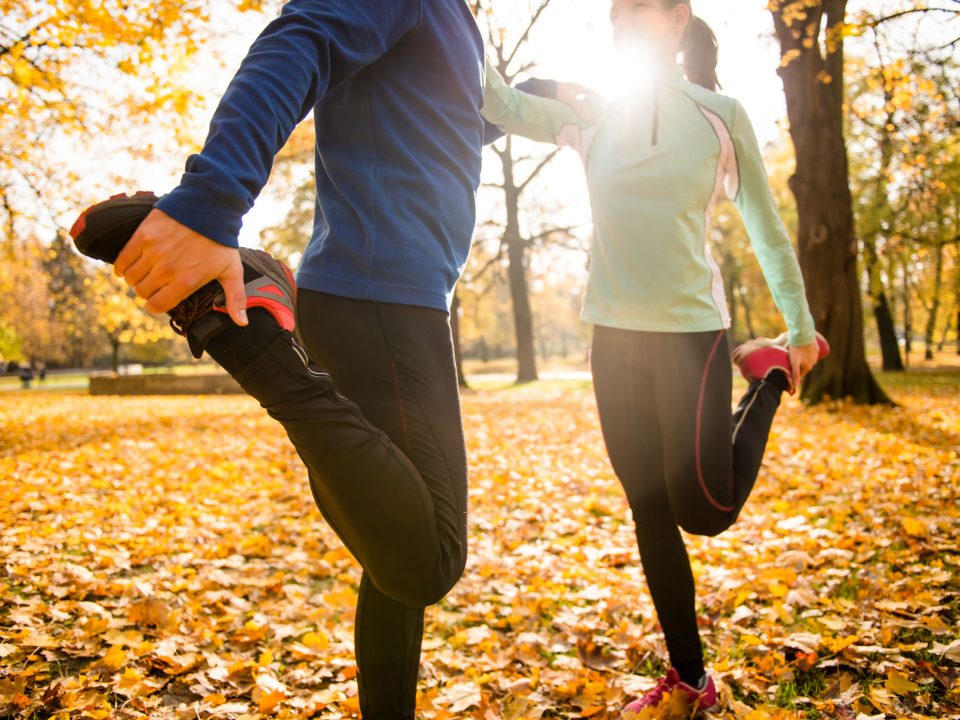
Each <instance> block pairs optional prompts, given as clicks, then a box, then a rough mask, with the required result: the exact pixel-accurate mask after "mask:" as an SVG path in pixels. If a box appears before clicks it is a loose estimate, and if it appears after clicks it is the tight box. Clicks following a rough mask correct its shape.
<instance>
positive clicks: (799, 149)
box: [770, 0, 890, 404]
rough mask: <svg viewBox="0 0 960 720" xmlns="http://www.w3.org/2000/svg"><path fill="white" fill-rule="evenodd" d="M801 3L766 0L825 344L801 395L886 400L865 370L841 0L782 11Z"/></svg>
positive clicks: (807, 265) (810, 280) (808, 271)
mask: <svg viewBox="0 0 960 720" xmlns="http://www.w3.org/2000/svg"><path fill="white" fill-rule="evenodd" d="M807 4H808V3H806V2H805V1H804V0H772V2H771V5H770V7H771V12H772V15H773V20H774V26H775V29H776V33H777V38H778V40H779V42H780V48H781V55H782V56H784V58H785V59H788V60H790V62H787V63H786V66H785V67H782V68H781V69H780V70H779V73H780V77H781V79H782V80H783V87H784V93H785V95H786V100H787V114H788V116H789V119H790V135H791V138H792V139H793V144H794V148H795V150H796V156H797V169H796V173H795V174H794V175H793V177H792V178H791V179H790V189H791V190H792V192H793V195H794V197H795V198H796V200H797V211H798V217H799V227H798V244H799V256H800V265H801V267H802V268H803V269H804V271H805V272H804V275H805V278H806V285H807V293H808V299H809V301H810V308H811V311H812V313H813V317H814V321H815V322H816V325H817V327H818V329H819V330H820V331H821V332H822V333H823V334H824V335H825V336H826V338H827V340H828V341H829V342H830V346H831V353H830V355H829V357H827V358H826V360H824V361H823V362H821V363H820V364H818V365H817V367H815V368H814V369H813V371H812V372H811V373H810V374H809V375H808V376H807V379H806V381H805V382H804V384H803V390H802V393H801V397H802V398H803V399H804V400H806V401H808V402H811V403H816V402H820V401H822V400H824V399H825V398H827V397H831V398H842V397H851V398H852V399H853V400H854V401H855V402H857V403H863V404H868V403H870V404H872V403H890V400H889V398H888V397H887V396H886V394H885V393H884V392H883V390H882V389H881V388H880V386H879V385H878V384H877V382H876V380H875V379H874V377H873V374H872V373H871V372H870V367H869V366H868V365H867V359H866V353H865V350H864V342H863V306H862V302H861V298H860V283H859V274H858V268H857V239H856V233H855V230H854V218H853V200H852V197H851V194H850V178H849V167H848V162H847V148H846V142H845V140H844V136H843V40H842V36H841V35H840V32H839V29H840V28H842V26H843V23H844V20H845V16H846V4H847V0H822V1H821V2H820V3H819V4H817V5H816V6H814V7H809V8H807V9H805V10H801V11H800V13H799V16H793V18H792V19H791V20H789V21H788V20H787V19H786V18H791V16H792V15H793V13H794V11H796V10H797V9H798V8H800V7H801V6H803V5H807ZM785 11H786V12H785ZM824 16H826V21H827V22H826V26H827V31H826V32H827V34H828V35H829V36H830V38H829V40H828V42H826V43H825V44H826V45H827V47H826V48H824V47H823V46H822V45H821V41H820V34H821V33H820V27H821V25H822V22H823V20H824ZM805 38H811V39H813V40H814V42H813V43H812V47H809V48H807V47H805V46H804V39H805ZM791 58H792V59H791Z"/></svg>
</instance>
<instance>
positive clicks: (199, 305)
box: [170, 280, 224, 335]
mask: <svg viewBox="0 0 960 720" xmlns="http://www.w3.org/2000/svg"><path fill="white" fill-rule="evenodd" d="M223 300H224V297H223V291H222V290H221V288H220V283H218V282H217V281H216V280H212V281H210V282H208V283H207V284H206V285H204V286H203V287H202V288H200V289H199V290H197V291H196V292H195V293H193V294H192V295H190V296H189V297H187V298H185V299H184V300H183V301H181V302H180V304H178V305H177V306H176V307H174V308H173V309H172V310H171V311H170V327H172V328H173V331H174V332H175V333H177V334H178V335H186V334H187V331H188V330H189V329H190V326H191V325H193V324H194V323H195V322H196V321H197V320H199V319H200V318H202V317H203V316H204V315H207V314H208V313H210V312H212V311H213V309H214V308H215V307H217V305H222V304H223Z"/></svg>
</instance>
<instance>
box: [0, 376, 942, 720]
mask: <svg viewBox="0 0 960 720" xmlns="http://www.w3.org/2000/svg"><path fill="white" fill-rule="evenodd" d="M958 378H960V376H958V374H957V373H956V371H952V372H951V373H947V374H940V375H930V376H926V375H922V374H917V375H912V376H910V379H909V380H907V381H899V382H898V383H896V384H891V385H890V386H889V387H890V389H891V392H892V393H893V395H894V396H895V397H896V398H897V400H898V401H899V402H900V403H901V406H900V407H899V408H896V409H889V408H880V407H877V408H859V407H858V408H855V407H852V406H849V405H844V404H833V405H826V406H821V407H817V408H814V409H804V408H803V407H802V406H801V405H800V404H799V402H798V401H797V400H796V399H794V398H790V399H788V400H787V401H786V403H785V405H784V407H783V409H782V411H781V413H780V415H779V416H778V419H777V422H776V424H775V427H774V433H773V436H772V439H771V442H770V445H769V450H768V454H767V460H766V464H765V468H764V470H763V473H762V475H761V478H760V481H759V485H758V490H757V492H756V494H755V495H754V497H753V499H752V501H751V504H750V505H749V507H748V512H746V513H745V516H744V517H742V518H741V520H740V521H739V522H738V523H737V525H736V526H735V527H734V528H733V529H732V530H730V531H728V532H727V533H725V534H724V535H721V536H720V537H718V538H713V539H702V538H691V539H690V540H689V547H690V552H691V557H692V559H693V563H694V569H695V573H696V575H697V579H698V593H699V601H700V613H701V623H702V626H703V633H704V638H705V642H706V644H707V647H708V656H709V659H710V663H711V667H712V668H713V670H714V672H715V673H716V674H717V676H718V677H719V678H721V679H722V681H723V686H724V696H725V697H726V699H727V703H726V707H725V708H724V709H723V710H722V711H720V712H718V713H716V714H715V715H714V717H718V718H737V719H739V720H744V719H748V718H749V719H751V720H754V719H755V720H760V719H762V718H857V717H860V718H886V717H898V718H900V717H903V718H924V717H930V718H944V717H960V640H958V634H957V629H956V628H957V624H958V622H960V586H958V582H957V577H958V565H960V554H958V550H957V545H958V539H960V518H958V515H960V511H958V499H960V487H958V485H960V460H958V454H957V448H958V447H960V398H958V393H957V386H958ZM464 419H465V425H466V431H467V435H468V447H469V453H470V461H471V469H472V477H471V490H470V503H471V517H470V528H471V530H470V542H471V559H470V562H469V565H468V567H467V571H466V574H465V576H464V578H463V580H462V581H461V583H460V584H459V585H458V586H457V588H456V589H455V590H454V591H453V592H452V593H451V594H450V595H449V596H448V597H447V598H446V600H444V601H443V603H441V604H440V605H439V606H437V607H434V608H432V609H430V610H429V611H428V615H427V632H426V639H425V645H424V654H423V664H422V669H421V679H420V688H421V691H422V692H421V697H420V701H419V708H420V713H421V716H422V717H423V718H427V719H436V720H442V719H444V718H453V717H457V718H482V719H483V720H496V719H497V718H504V719H514V718H516V719H518V718H531V719H536V718H561V717H562V718H576V717H584V718H587V717H592V718H598V719H603V718H616V717H618V712H617V711H618V708H620V707H622V705H623V704H624V701H625V698H628V697H631V696H633V695H634V694H635V693H637V692H638V691H642V690H644V689H646V688H649V687H650V686H651V685H652V683H653V678H654V677H655V676H657V674H658V673H660V672H662V670H663V662H664V657H665V649H664V646H663V642H662V639H661V637H660V635H659V632H658V628H657V625H656V619H655V616H654V613H653V611H652V606H651V602H650V598H649V595H648V593H647V590H646V586H645V584H644V581H643V576H642V573H641V571H640V568H639V564H638V559H637V551H636V546H635V542H634V538H633V530H632V524H631V522H630V521H629V519H628V517H627V510H626V505H625V502H624V500H623V497H622V495H621V492H620V489H619V487H618V485H617V483H616V480H615V478H614V477H613V475H612V471H611V469H610V466H609V464H608V461H607V459H606V456H605V453H604V451H603V445H602V441H601V437H600V434H599V430H598V426H597V419H596V414H595V408H594V403H593V399H592V395H591V393H590V389H589V386H587V385H586V384H576V383H554V384H549V383H547V384H538V385H533V386H528V387H525V388H508V389H501V390H481V391H479V392H473V393H468V394H467V395H466V396H465V398H464ZM0 492H2V497H3V503H4V513H3V516H2V521H0V552H2V554H3V563H4V565H3V573H2V575H0V717H7V716H9V717H25V718H40V717H89V718H107V717H118V718H132V717H151V718H206V717H236V718H241V717H246V718H254V717H266V716H273V717H278V718H294V717H322V718H338V717H358V705H357V699H356V684H355V675H356V667H355V665H354V661H353V659H352V655H353V653H352V630H353V612H354V610H353V607H354V601H355V597H356V588H357V582H358V580H359V572H358V567H357V565H356V564H355V563H354V562H353V561H352V560H351V558H350V557H349V556H348V554H347V553H346V552H345V551H344V550H343V548H342V546H341V545H340V543H339V542H338V540H337V539H336V537H335V536H334V535H333V533H332V532H331V531H330V530H329V528H327V527H326V526H325V525H324V523H323V522H322V521H321V519H320V516H319V514H318V512H317V511H316V509H315V508H314V505H313V501H312V499H311V497H310V493H309V491H308V489H307V484H306V478H305V476H304V471H303V470H302V468H301V465H300V464H299V463H298V460H297V458H296V456H295V454H294V452H293V450H292V448H291V446H290V445H289V443H288V442H287V441H286V439H285V437H284V435H283V432H282V430H281V429H280V427H279V426H278V425H275V424H274V423H273V422H272V421H270V420H269V419H267V418H266V417H265V415H264V413H262V411H260V409H259V407H258V406H257V405H256V403H255V402H254V401H253V400H250V399H248V398H245V397H229V398H227V397H224V398H220V397H203V398H187V399H174V398H132V399H116V398H108V399H101V398H91V397H87V396H82V395H58V394H47V393H41V394H29V393H22V394H12V393H11V394H9V395H8V396H6V397H4V398H3V401H2V403H0Z"/></svg>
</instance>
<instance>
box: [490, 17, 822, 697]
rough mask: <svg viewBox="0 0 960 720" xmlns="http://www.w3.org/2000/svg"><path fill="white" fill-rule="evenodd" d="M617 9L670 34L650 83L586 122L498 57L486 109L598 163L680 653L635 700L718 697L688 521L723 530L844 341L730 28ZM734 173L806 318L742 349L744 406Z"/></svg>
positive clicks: (602, 313) (616, 20)
mask: <svg viewBox="0 0 960 720" xmlns="http://www.w3.org/2000/svg"><path fill="white" fill-rule="evenodd" d="M610 17H611V20H612V23H613V31H614V40H615V42H616V44H617V45H618V46H619V47H620V48H624V47H626V46H627V45H629V44H633V43H636V44H640V45H644V46H646V47H647V48H649V49H651V50H652V53H653V56H654V57H655V61H654V62H655V63H656V65H655V67H653V68H637V71H638V72H641V73H642V72H645V71H648V70H652V71H653V77H654V79H653V81H652V82H651V84H650V86H649V87H648V88H643V89H640V90H638V91H637V92H635V93H634V94H632V95H630V96H629V97H627V98H625V99H624V100H623V101H621V102H618V103H616V104H614V105H611V106H609V107H605V108H602V109H599V111H598V113H597V117H596V119H595V120H594V121H593V122H584V121H582V120H581V119H580V117H579V116H578V114H577V113H575V112H574V111H573V110H571V108H570V107H568V106H567V105H565V104H563V103H560V102H556V101H551V100H545V99H541V98H538V97H533V96H531V95H526V94H524V93H521V92H519V91H517V90H514V89H511V88H509V87H507V86H506V85H505V84H504V83H503V81H502V79H501V78H500V77H499V76H498V75H497V74H496V73H495V72H493V71H492V70H491V69H488V71H487V105H486V106H485V108H484V116H485V117H486V119H487V120H489V121H491V122H493V123H494V124H496V125H498V126H499V127H500V128H501V129H502V130H504V131H507V132H512V133H517V134H520V135H525V136H527V137H529V138H532V139H534V140H540V141H544V142H552V143H556V144H558V145H566V146H570V147H573V148H575V149H576V150H578V151H579V153H580V156H581V158H582V159H583V163H584V166H585V168H586V176H587V184H588V187H589V191H590V199H591V204H592V208H593V218H594V231H595V236H594V244H593V249H592V256H591V263H590V273H589V279H588V285H587V294H586V300H585V308H584V319H585V320H587V321H588V322H591V323H593V324H594V336H593V344H592V362H591V366H592V370H593V377H594V389H595V393H596V397H597V405H598V407H599V412H600V422H601V425H602V429H603V436H604V440H605V441H606V445H607V449H608V451H609V454H610V460H611V462H612V464H613V467H614V470H615V471H616V474H617V477H618V478H619V479H620V482H621V483H622V484H623V487H624V490H625V491H626V495H627V500H628V502H629V505H630V508H631V511H632V513H633V518H634V521H635V524H636V534H637V541H638V545H639V549H640V558H641V562H642V564H643V569H644V573H645V575H646V578H647V583H648V585H649V587H650V594H651V596H652V598H653V602H654V605H655V606H656V609H657V614H658V615H659V618H660V623H661V625H662V627H663V631H664V635H665V637H666V643H667V649H668V651H669V655H670V663H671V665H672V667H671V668H670V669H669V672H668V673H667V674H666V676H665V677H664V678H662V679H661V680H660V682H659V683H658V684H657V686H656V687H655V688H654V689H653V690H652V691H651V692H650V693H648V694H647V695H645V696H644V697H642V698H640V699H638V700H636V701H634V702H631V703H630V704H628V705H627V706H626V710H627V711H631V712H639V711H641V710H643V709H644V708H648V707H653V706H656V705H658V704H659V703H660V701H661V700H662V699H663V698H664V697H665V695H666V693H668V692H670V693H673V692H676V691H679V692H681V693H682V695H683V697H684V698H685V699H686V700H687V702H688V703H689V704H690V705H691V706H694V707H696V708H698V709H699V710H709V709H710V708H712V707H715V706H716V704H717V691H716V686H715V683H714V681H713V679H712V677H711V676H710V675H709V674H708V673H707V672H706V670H705V667H704V657H703V649H702V645H701V641H700V634H699V630H698V628H697V614H696V608H695V589H694V581H693V573H692V572H691V569H690V562H689V560H688V558H687V553H686V548H685V546H684V542H683V538H682V536H681V534H680V529H681V528H682V529H684V530H686V531H687V532H690V533H694V534H697V535H716V534H718V533H721V532H723V531H724V530H726V529H727V528H728V527H730V525H732V524H733V523H734V521H736V519H737V517H738V515H739V514H740V511H741V509H742V508H743V506H744V504H745V503H746V501H747V498H748V497H749V496H750V492H751V490H752V488H753V486H754V483H755V481H756V479H757V475H758V472H759V469H760V464H761V461H762V458H763V453H764V449H765V447H766V443H767V436H768V434H769V432H770V427H771V424H772V422H773V418H774V415H775V413H776V411H777V408H778V406H779V405H780V399H781V395H782V393H783V392H784V391H787V390H791V391H792V390H793V389H794V388H795V387H796V385H797V384H798V383H800V382H801V380H802V379H803V377H804V375H805V374H806V373H807V372H809V371H810V369H811V368H812V367H813V366H814V365H815V364H816V363H817V362H818V360H819V359H820V358H822V357H824V356H825V355H826V354H827V352H828V351H829V349H828V347H827V344H826V341H825V340H824V339H823V338H822V336H820V335H819V334H818V333H816V331H815V329H814V323H813V318H812V316H811V314H810V310H809V307H808V304H807V298H806V295H805V291H804V283H803V276H802V275H801V273H800V266H799V264H798V262H797V258H796V255H795V253H794V250H793V246H792V244H791V241H790V237H789V235H788V234H787V231H786V229H785V228H784V226H783V223H782V221H781V219H780V217H779V215H778V213H777V209H776V203H775V202H774V199H773V196H772V194H771V192H770V188H769V184H768V181H767V176H766V173H765V170H764V167H763V159H762V157H761V154H760V148H759V146H758V144H757V140H756V137H755V136H754V132H753V129H752V127H751V124H750V121H749V119H748V118H747V115H746V113H745V112H744V109H743V107H742V106H741V105H740V103H738V102H737V101H736V100H734V99H732V98H729V97H725V96H723V95H719V94H717V93H716V90H717V87H718V82H717V75H716V67H717V41H716V38H715V36H714V34H713V32H712V30H711V29H710V28H709V26H708V25H707V24H706V23H705V22H704V21H703V20H702V19H700V18H698V17H696V16H694V15H693V11H692V8H691V6H690V2H689V0H641V1H640V2H634V1H633V0H614V2H613V5H612V8H611V15H610ZM681 52H682V53H683V57H684V66H683V67H678V66H677V64H676V59H677V57H678V55H679V54H680V53H681ZM627 70H628V71H629V70H630V68H627ZM724 189H726V191H727V194H728V195H729V197H730V198H732V199H733V201H734V203H735V205H736V206H737V208H738V209H739V210H740V213H741V215H742V217H743V220H744V222H745V224H746V227H747V230H748V232H749V235H750V240H751V242H752V244H753V248H754V250H755V252H756V255H757V259H758V260H759V262H760V266H761V268H762V270H763V272H764V276H765V277H766V279H767V282H768V284H769V285H770V290H771V291H772V293H773V297H774V300H775V301H776V304H777V307H778V308H779V309H780V311H781V312H782V313H783V315H784V317H785V319H786V324H787V328H788V332H787V333H785V334H784V335H782V336H780V337H779V338H776V339H772V340H768V339H758V340H752V341H750V342H748V343H746V344H744V345H741V346H740V347H739V348H737V349H736V350H735V351H734V354H733V362H734V363H735V364H736V365H737V367H738V368H739V370H740V372H741V373H742V374H743V376H744V377H745V378H746V379H747V380H748V381H749V382H750V385H749V388H748V389H747V392H746V394H745V395H744V396H743V398H741V400H740V404H739V406H738V407H737V410H736V412H734V413H732V414H731V410H730V397H731V392H732V389H731V375H732V369H731V358H730V356H729V355H728V354H727V352H726V334H727V329H728V328H729V327H730V315H729V310H728V308H727V304H726V299H725V297H724V290H723V288H724V284H723V279H722V277H721V276H720V269H719V267H718V265H717V263H716V261H715V260H714V258H713V256H712V255H711V252H710V219H711V213H712V210H713V207H714V204H715V203H716V201H717V200H718V199H719V198H720V196H721V194H722V193H723V191H724Z"/></svg>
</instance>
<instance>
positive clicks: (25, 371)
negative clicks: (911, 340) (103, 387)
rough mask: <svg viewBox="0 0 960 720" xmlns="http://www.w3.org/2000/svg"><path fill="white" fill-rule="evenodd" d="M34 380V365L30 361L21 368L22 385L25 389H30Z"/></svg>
mask: <svg viewBox="0 0 960 720" xmlns="http://www.w3.org/2000/svg"><path fill="white" fill-rule="evenodd" d="M32 382H33V366H32V365H31V364H30V363H27V364H26V365H23V366H22V367H21V368H20V385H21V388H22V389H23V390H29V389H30V384H31V383H32Z"/></svg>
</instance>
